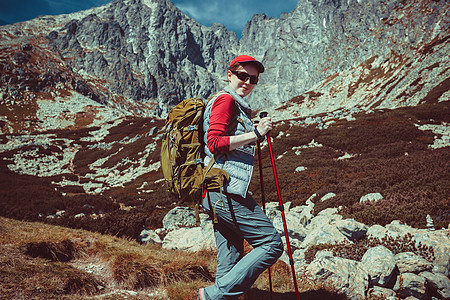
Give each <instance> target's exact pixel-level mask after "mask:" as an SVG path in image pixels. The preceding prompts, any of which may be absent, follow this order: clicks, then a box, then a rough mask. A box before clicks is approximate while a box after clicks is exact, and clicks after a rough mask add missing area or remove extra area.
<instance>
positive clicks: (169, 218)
mask: <svg viewBox="0 0 450 300" xmlns="http://www.w3.org/2000/svg"><path fill="white" fill-rule="evenodd" d="M195 224H196V222H195V213H194V210H193V209H192V208H190V207H175V208H174V209H172V210H170V211H169V212H168V213H167V214H166V216H165V217H164V219H163V227H164V229H166V230H172V229H175V228H177V227H187V226H195Z"/></svg>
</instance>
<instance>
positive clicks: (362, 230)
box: [334, 219, 367, 240]
mask: <svg viewBox="0 0 450 300" xmlns="http://www.w3.org/2000/svg"><path fill="white" fill-rule="evenodd" d="M334 224H335V225H336V227H337V228H338V229H339V231H340V232H342V234H343V235H345V236H346V237H347V238H348V239H350V240H359V239H361V238H363V237H364V236H365V235H366V232H367V226H366V225H364V224H363V223H361V222H357V221H355V220H353V219H346V220H338V221H336V222H335V223H334Z"/></svg>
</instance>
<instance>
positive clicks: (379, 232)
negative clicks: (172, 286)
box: [366, 224, 399, 240]
mask: <svg viewBox="0 0 450 300" xmlns="http://www.w3.org/2000/svg"><path fill="white" fill-rule="evenodd" d="M366 235H367V237H369V238H376V239H379V240H382V239H384V238H393V239H395V238H397V237H399V234H398V233H396V232H394V231H391V230H388V229H386V228H385V227H383V226H381V225H378V224H375V225H372V226H370V227H369V229H368V230H367V233H366Z"/></svg>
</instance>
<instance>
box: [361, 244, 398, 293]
mask: <svg viewBox="0 0 450 300" xmlns="http://www.w3.org/2000/svg"><path fill="white" fill-rule="evenodd" d="M361 264H362V265H363V266H364V268H365V269H366V270H367V273H368V274H369V278H370V281H369V283H370V284H371V285H375V286H381V287H386V286H387V284H388V283H389V281H390V280H391V277H392V275H393V274H394V269H395V259H394V254H392V252H391V251H390V250H389V249H387V248H386V247H384V246H378V247H373V248H370V249H369V250H367V251H366V253H365V254H364V256H363V257H362V259H361Z"/></svg>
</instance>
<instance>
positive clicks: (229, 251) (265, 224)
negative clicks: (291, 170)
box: [203, 192, 283, 300]
mask: <svg viewBox="0 0 450 300" xmlns="http://www.w3.org/2000/svg"><path fill="white" fill-rule="evenodd" d="M203 207H204V209H205V210H206V211H207V212H208V213H210V215H211V216H213V211H214V207H215V211H216V215H217V219H218V224H214V234H215V237H216V245H217V272H216V281H215V284H214V285H212V286H208V287H206V288H205V292H206V294H207V295H208V297H209V298H210V299H212V300H219V299H235V298H237V297H238V296H239V295H242V294H243V293H245V292H246V291H247V290H248V289H250V288H251V286H252V285H253V283H254V282H255V280H256V279H257V278H258V276H259V275H260V274H261V273H262V272H263V271H264V270H266V269H267V268H269V267H270V266H271V265H273V264H274V263H275V262H276V261H277V259H278V258H279V257H280V256H281V254H282V253H283V243H282V241H281V238H280V235H279V233H278V232H277V231H276V229H275V228H274V227H273V224H272V222H270V220H269V219H268V218H267V216H266V215H265V214H264V212H263V211H262V209H261V208H260V207H259V206H258V204H257V203H256V201H255V200H254V199H253V197H252V196H251V195H250V194H248V193H247V197H246V198H242V197H240V196H238V195H234V194H227V193H223V206H222V201H221V198H220V193H218V192H208V193H207V196H206V197H205V199H203ZM244 239H245V240H247V242H248V243H249V244H250V245H252V246H253V248H254V249H253V250H252V251H251V252H250V253H248V254H247V255H245V256H243V253H244Z"/></svg>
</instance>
